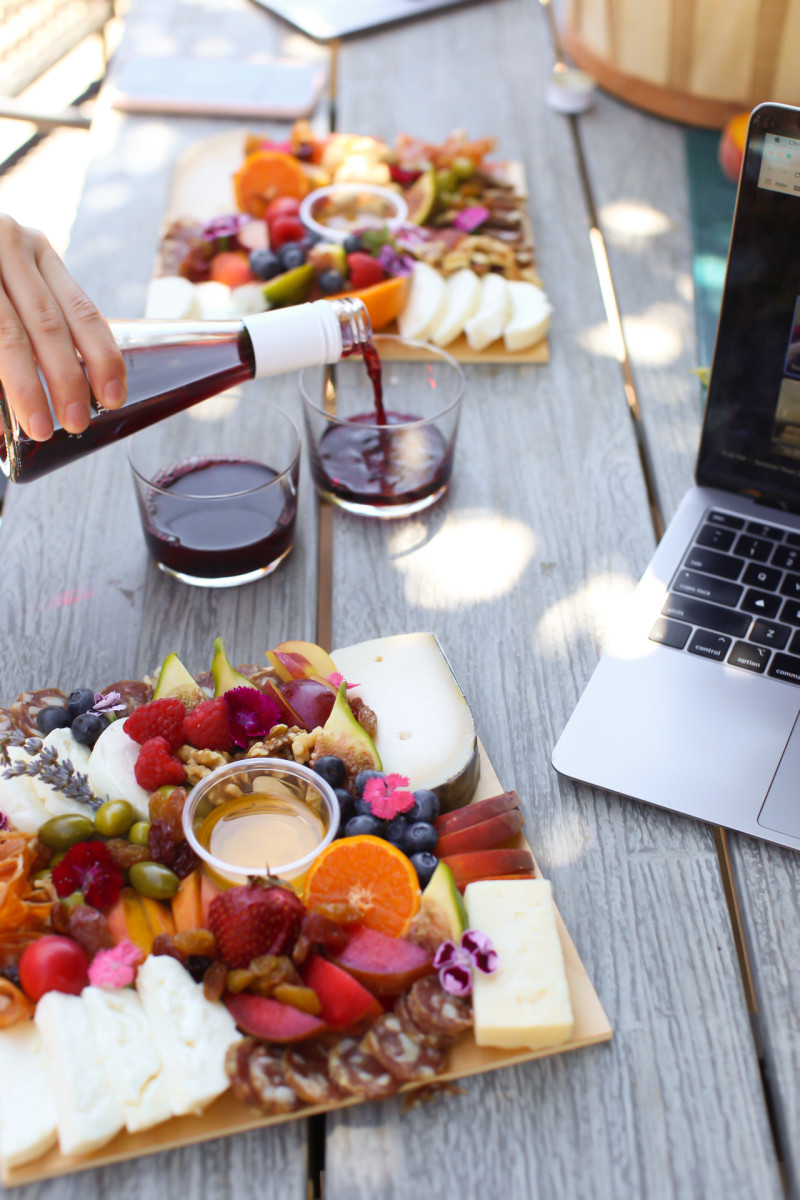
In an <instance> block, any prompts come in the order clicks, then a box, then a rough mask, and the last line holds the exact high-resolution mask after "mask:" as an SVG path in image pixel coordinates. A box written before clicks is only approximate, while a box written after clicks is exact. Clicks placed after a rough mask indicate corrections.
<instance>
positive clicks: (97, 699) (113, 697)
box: [92, 692, 128, 717]
mask: <svg viewBox="0 0 800 1200" xmlns="http://www.w3.org/2000/svg"><path fill="white" fill-rule="evenodd" d="M121 701H122V697H121V696H120V694H119V692H108V693H107V694H106V695H105V696H104V695H103V693H102V692H95V694H94V704H93V705H92V712H93V713H97V714H98V715H99V716H101V717H102V716H105V715H106V713H112V712H125V711H126V709H127V707H128V706H127V704H124V703H121Z"/></svg>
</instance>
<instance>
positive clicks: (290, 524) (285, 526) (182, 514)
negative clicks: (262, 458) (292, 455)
mask: <svg viewBox="0 0 800 1200" xmlns="http://www.w3.org/2000/svg"><path fill="white" fill-rule="evenodd" d="M297 476H298V467H297V465H295V468H294V470H293V471H292V472H291V473H290V475H289V479H288V480H287V482H286V484H285V485H280V484H278V485H276V486H274V487H266V486H265V485H266V484H269V483H271V482H272V480H273V479H275V478H276V477H277V475H276V472H275V471H273V470H272V469H271V467H268V466H266V465H265V464H263V463H259V462H251V461H248V460H246V459H238V458H222V457H219V458H217V457H214V458H206V459H201V460H198V459H192V460H191V461H190V462H185V463H176V464H174V465H173V466H171V467H168V468H167V469H165V470H164V471H162V472H161V473H160V474H159V475H157V476H156V477H155V478H154V479H153V484H154V485H156V487H158V488H160V489H161V490H160V491H155V490H154V489H152V488H151V489H150V490H148V489H147V485H146V484H140V485H139V486H138V488H137V497H138V498H139V507H140V509H141V511H142V526H143V529H144V536H145V540H146V542H147V546H148V549H149V550H150V553H151V554H152V555H153V557H154V558H155V559H156V561H157V562H159V563H162V564H163V565H164V566H165V567H166V568H168V569H169V570H171V571H176V572H178V574H180V575H189V576H193V577H196V578H202V579H222V578H234V577H238V576H241V575H249V574H250V573H252V572H256V571H260V570H262V569H263V568H264V567H268V566H270V565H271V564H273V563H276V562H277V561H278V560H279V559H281V558H282V557H283V556H284V555H285V554H286V553H287V552H288V551H289V550H290V549H291V547H292V539H293V534H294V522H295V516H296V513H297ZM204 497H216V498H215V499H213V500H212V499H207V498H205V499H204Z"/></svg>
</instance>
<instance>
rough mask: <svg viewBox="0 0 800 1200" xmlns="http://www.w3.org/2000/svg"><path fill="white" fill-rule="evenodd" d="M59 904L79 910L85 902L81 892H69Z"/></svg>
mask: <svg viewBox="0 0 800 1200" xmlns="http://www.w3.org/2000/svg"><path fill="white" fill-rule="evenodd" d="M61 903H62V904H66V906H67V908H79V907H80V905H81V904H85V903H86V900H85V899H84V895H83V892H70V894H69V895H68V896H65V897H64V899H63V900H62V901H61Z"/></svg>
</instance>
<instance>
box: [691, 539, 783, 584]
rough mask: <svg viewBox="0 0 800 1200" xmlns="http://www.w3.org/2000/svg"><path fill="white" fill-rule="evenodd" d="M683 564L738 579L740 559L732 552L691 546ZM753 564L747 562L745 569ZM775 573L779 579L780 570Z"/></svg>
mask: <svg viewBox="0 0 800 1200" xmlns="http://www.w3.org/2000/svg"><path fill="white" fill-rule="evenodd" d="M683 565H684V566H685V567H690V568H691V570H693V571H705V573H706V574H707V575H719V576H721V578H722V579H738V578H739V573H740V572H741V569H742V560H741V559H740V558H734V557H733V555H732V554H720V553H719V551H718V550H706V549H704V548H703V547H702V546H692V548H691V550H690V551H689V553H688V554H687V555H686V561H685V563H684V564H683ZM754 566H755V564H754V563H748V568H747V569H748V570H750V568H751V567H754ZM761 569H762V570H763V569H764V568H761ZM767 569H768V568H767ZM756 570H758V568H756ZM775 574H776V575H777V577H778V579H780V577H781V576H780V571H776V572H775ZM750 582H751V583H757V582H758V581H757V580H755V579H753V580H751V581H750ZM762 586H766V585H762ZM773 586H774V585H773Z"/></svg>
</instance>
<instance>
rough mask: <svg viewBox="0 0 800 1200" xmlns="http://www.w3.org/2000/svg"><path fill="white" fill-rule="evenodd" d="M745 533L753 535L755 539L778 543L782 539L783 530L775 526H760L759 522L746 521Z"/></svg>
mask: <svg viewBox="0 0 800 1200" xmlns="http://www.w3.org/2000/svg"><path fill="white" fill-rule="evenodd" d="M745 531H746V532H747V533H752V534H755V536H756V537H762V538H771V539H772V541H773V542H780V541H782V539H783V530H782V529H779V528H778V526H777V525H762V524H761V522H760V521H748V522H747V525H746V526H745Z"/></svg>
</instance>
